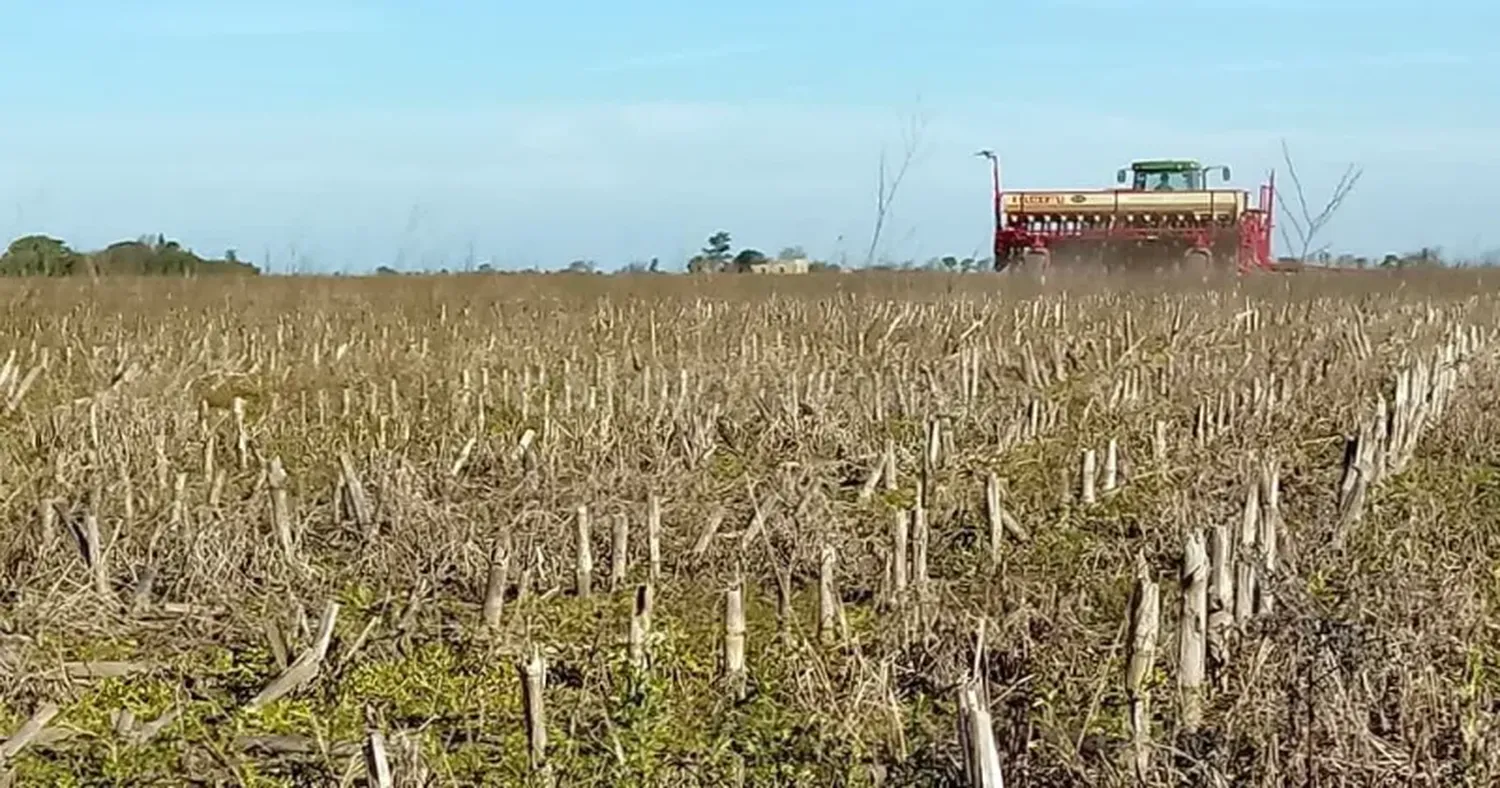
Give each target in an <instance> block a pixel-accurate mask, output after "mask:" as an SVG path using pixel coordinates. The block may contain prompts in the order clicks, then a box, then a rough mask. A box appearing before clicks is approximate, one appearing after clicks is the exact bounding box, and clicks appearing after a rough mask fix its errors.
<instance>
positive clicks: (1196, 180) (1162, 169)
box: [1115, 159, 1229, 192]
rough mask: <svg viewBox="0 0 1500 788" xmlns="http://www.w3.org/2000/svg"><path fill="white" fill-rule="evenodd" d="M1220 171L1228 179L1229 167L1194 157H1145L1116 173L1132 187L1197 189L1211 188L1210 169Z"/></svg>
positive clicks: (1166, 189) (1121, 181) (1134, 189)
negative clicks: (1201, 161) (1209, 186)
mask: <svg viewBox="0 0 1500 788" xmlns="http://www.w3.org/2000/svg"><path fill="white" fill-rule="evenodd" d="M1211 171H1216V172H1218V173H1219V174H1220V175H1221V176H1222V177H1223V180H1224V182H1226V183H1228V182H1229V168H1228V167H1226V166H1222V165H1215V166H1212V167H1204V166H1202V165H1201V164H1199V163H1198V162H1197V161H1194V160H1192V159H1145V160H1142V161H1135V162H1131V164H1130V166H1129V167H1127V168H1125V169H1122V170H1120V171H1119V172H1117V173H1115V182H1116V183H1122V184H1125V183H1128V184H1129V189H1130V190H1131V191H1137V192H1142V191H1172V192H1182V191H1186V192H1197V191H1203V190H1205V189H1207V188H1208V173H1209V172H1211Z"/></svg>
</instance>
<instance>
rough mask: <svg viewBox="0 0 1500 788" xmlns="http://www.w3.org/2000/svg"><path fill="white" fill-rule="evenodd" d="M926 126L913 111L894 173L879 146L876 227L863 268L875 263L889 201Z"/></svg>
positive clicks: (889, 211) (898, 187)
mask: <svg viewBox="0 0 1500 788" xmlns="http://www.w3.org/2000/svg"><path fill="white" fill-rule="evenodd" d="M925 126H926V120H925V118H923V117H921V116H920V115H916V114H914V115H913V116H912V118H911V125H910V127H909V128H908V129H907V130H906V132H905V133H904V134H903V135H902V140H901V160H900V161H899V162H898V163H897V165H896V168H895V172H894V173H892V172H890V168H889V167H888V164H887V158H886V151H885V148H883V147H882V148H881V149H880V161H879V165H878V166H877V168H876V171H875V227H874V228H873V229H872V230H871V231H870V248H869V249H868V250H866V252H865V267H866V268H869V267H870V266H872V265H874V264H875V253H876V252H877V251H878V250H879V247H880V234H881V233H882V232H884V230H885V224H886V220H887V219H889V218H890V213H891V203H892V202H894V201H895V199H896V192H897V191H898V190H899V189H900V188H901V182H902V181H904V180H906V172H907V170H909V169H911V163H912V160H913V159H915V158H916V156H917V152H918V151H919V150H920V148H921V146H922V131H923V128H924V127H925Z"/></svg>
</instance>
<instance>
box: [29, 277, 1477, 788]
mask: <svg viewBox="0 0 1500 788" xmlns="http://www.w3.org/2000/svg"><path fill="white" fill-rule="evenodd" d="M1345 279H1347V281H1345V280H1340V281H1326V280H1323V279H1318V278H1314V277H1307V278H1300V279H1298V280H1297V281H1295V282H1291V281H1288V280H1286V279H1267V280H1254V281H1252V280H1245V281H1243V282H1239V283H1222V284H1220V285H1217V286H1215V287H1214V288H1205V287H1203V286H1202V285H1201V284H1196V283H1176V282H1136V281H1124V280H1119V279H1113V280H1094V281H1089V282H1059V281H1058V279H1057V278H1056V277H1054V278H1052V280H1051V281H1049V282H1048V283H1047V284H1046V285H1045V286H1044V287H1045V288H1047V289H1046V290H1043V289H1041V287H1039V286H1037V285H1035V284H1032V283H1026V282H1016V281H1008V282H998V281H996V280H994V279H992V278H990V277H967V278H960V279H949V278H945V277H932V276H923V275H899V276H897V275H890V276H886V275H873V274H872V275H859V276H857V277H832V278H825V277H812V278H811V279H806V280H802V281H799V283H798V284H797V285H796V288H797V289H796V290H790V289H788V288H787V286H786V284H784V283H781V284H778V283H775V282H766V281H759V282H756V281H746V280H740V279H728V280H726V279H722V278H718V279H713V280H711V281H709V280H700V279H690V278H680V279H679V278H660V277H654V278H651V279H650V280H649V281H645V280H641V279H636V278H609V277H600V278H596V279H580V278H576V277H574V278H567V279H560V278H552V279H546V278H525V277H504V278H496V279H475V280H458V279H436V278H434V279H430V280H403V282H402V283H401V284H400V286H395V285H393V284H392V283H390V282H382V281H371V280H345V281H322V280H304V281H275V280H268V281H255V282H244V283H233V284H228V285H225V284H215V283H208V282H140V283H126V284H121V285H120V286H119V289H114V290H107V291H106V290H98V289H89V288H85V287H80V286H79V285H77V284H74V283H38V284H35V285H28V287H31V288H32V291H33V295H32V297H31V299H30V301H29V304H30V305H29V307H28V310H29V311H27V312H26V313H25V314H21V313H19V312H16V311H12V312H10V313H7V314H5V315H3V316H0V328H3V333H0V336H3V337H5V339H4V340H3V341H4V342H5V343H6V345H5V346H0V358H3V359H4V366H3V367H0V401H3V402H4V403H5V408H6V411H7V412H6V414H5V415H4V417H3V418H0V507H3V509H0V512H3V517H4V522H5V523H6V524H7V526H8V527H7V528H5V529H4V530H3V531H0V558H3V559H4V560H3V562H0V566H3V567H4V570H3V571H4V576H3V579H4V582H5V587H6V589H7V594H8V596H7V602H6V604H7V616H6V619H5V621H4V631H3V634H0V638H3V639H0V668H3V669H0V687H3V689H4V696H3V697H4V698H5V703H4V705H3V706H0V725H3V726H4V727H3V729H0V735H3V736H6V737H8V738H7V740H6V742H7V743H6V744H5V745H3V747H4V752H5V753H6V760H5V762H4V763H3V764H0V768H3V769H9V770H13V772H14V775H13V776H14V777H15V778H16V779H17V780H18V781H20V783H21V784H27V782H28V781H30V782H32V783H37V784H42V783H45V782H46V781H47V779H48V778H47V775H49V774H51V773H52V772H50V771H49V769H56V768H60V767H61V768H66V769H70V770H73V771H76V772H78V773H80V774H82V775H84V776H85V777H87V776H88V775H90V774H92V775H95V776H98V775H102V774H105V773H106V772H105V770H106V769H109V770H111V771H109V772H108V773H110V774H117V773H119V770H120V769H130V770H135V773H134V774H133V775H132V776H133V777H134V778H136V779H140V780H144V781H150V780H156V781H157V782H160V783H164V784H172V783H173V781H174V780H179V781H181V780H185V779H187V778H188V777H191V778H193V779H201V780H222V779H233V777H232V775H234V774H236V770H238V771H239V772H241V773H242V772H243V770H245V769H254V770H256V771H257V773H259V774H265V775H270V776H273V777H275V776H280V777H281V778H282V779H293V778H292V777H291V776H292V775H296V774H309V773H313V774H319V775H322V777H321V778H320V779H327V780H330V781H336V780H339V779H342V778H344V777H345V776H347V775H348V774H354V773H359V772H362V771H369V770H371V769H374V770H375V771H376V772H377V774H376V775H374V777H375V778H377V779H375V782H376V783H387V782H389V783H390V784H394V785H403V784H409V782H408V781H410V780H412V779H414V778H413V775H414V774H417V773H421V774H441V775H452V776H453V779H455V780H457V781H458V782H460V783H464V782H466V781H476V782H477V781H480V780H482V779H484V778H485V777H486V776H487V778H488V779H491V780H498V781H500V782H504V781H506V780H519V779H522V778H524V777H525V776H526V775H529V774H533V773H534V772H535V771H538V770H545V772H546V773H547V774H548V775H549V777H551V778H554V779H556V780H557V781H558V782H559V784H567V783H569V782H576V781H579V780H584V779H595V778H598V777H599V776H600V775H605V776H606V777H607V778H608V779H613V780H625V779H629V778H631V777H632V776H633V777H636V778H638V779H640V780H644V781H645V782H647V783H648V784H671V783H672V782H673V780H674V779H676V777H680V773H678V772H674V771H673V769H674V768H675V767H674V766H673V764H676V763H681V762H682V761H683V759H685V758H688V757H691V758H693V759H695V760H694V761H693V762H694V763H695V764H697V765H696V767H695V768H697V769H698V770H699V773H700V774H701V775H702V779H705V780H708V781H710V782H718V783H721V784H722V783H724V782H730V781H732V780H734V779H737V778H738V777H743V778H744V779H745V780H746V781H747V782H749V783H752V784H760V783H761V782H764V781H779V782H781V783H782V784H828V783H829V782H837V781H839V780H843V779H854V780H857V781H865V782H869V781H871V780H873V779H875V776H876V775H883V776H884V778H885V779H886V781H887V782H888V783H890V782H894V783H896V784H902V783H907V782H911V781H920V780H922V779H926V778H931V777H938V776H946V777H948V778H952V779H961V775H962V774H963V773H964V767H963V764H964V763H965V762H966V761H965V760H964V758H965V757H966V756H965V755H964V754H963V751H962V750H961V749H960V743H959V741H958V739H957V737H956V736H955V735H954V732H955V730H956V728H955V723H956V722H957V720H958V716H959V713H960V709H959V708H958V707H957V705H956V704H957V699H960V698H961V699H962V700H963V703H964V704H965V708H964V709H963V710H962V713H963V715H964V719H965V720H966V721H965V722H964V723H963V724H964V725H969V726H970V727H972V723H973V721H974V720H988V724H989V725H990V726H991V727H992V729H993V730H992V731H991V733H993V735H994V743H995V745H996V746H995V755H996V756H997V760H998V762H999V766H1000V769H999V770H1000V772H1002V773H1003V774H1004V775H1005V778H1006V779H1007V780H1010V781H1013V782H1016V783H1018V784H1031V785H1114V784H1128V783H1131V782H1133V781H1134V780H1136V778H1137V777H1139V778H1141V779H1143V780H1144V781H1146V782H1148V783H1159V784H1177V783H1183V782H1185V783H1186V784H1217V783H1219V782H1220V781H1225V782H1235V781H1237V782H1238V783H1239V784H1252V785H1267V786H1269V785H1279V784H1284V783H1285V782H1288V781H1291V782H1301V781H1304V780H1305V781H1309V782H1312V783H1319V784H1351V785H1352V784H1360V785H1369V784H1381V783H1382V782H1389V783H1400V784H1407V785H1448V784H1454V783H1455V781H1457V782H1462V781H1464V780H1468V781H1471V782H1472V783H1473V784H1483V783H1485V782H1487V781H1492V780H1494V779H1497V778H1500V762H1497V760H1500V731H1497V729H1496V727H1495V726H1494V724H1493V723H1492V722H1490V721H1489V718H1488V716H1487V714H1486V709H1489V708H1491V707H1492V706H1493V704H1494V703H1495V702H1496V699H1497V686H1496V682H1495V679H1494V678H1493V677H1494V675H1496V672H1497V671H1496V668H1495V666H1496V665H1497V664H1500V654H1497V647H1496V646H1495V645H1494V644H1495V643H1496V639H1495V637H1494V631H1493V629H1492V626H1493V625H1492V624H1487V623H1486V622H1491V621H1493V620H1494V616H1495V615H1496V612H1497V611H1496V606H1497V604H1500V602H1497V598H1500V592H1497V590H1496V586H1495V584H1494V579H1493V578H1494V574H1493V573H1494V572H1495V571H1497V566H1500V536H1497V534H1500V527H1497V526H1500V515H1497V512H1500V473H1496V472H1495V471H1494V470H1493V467H1492V466H1491V465H1490V464H1489V463H1490V462H1491V458H1492V456H1493V454H1494V451H1495V447H1496V446H1497V445H1500V415H1495V414H1492V413H1490V412H1489V410H1488V409H1487V408H1486V406H1485V405H1484V403H1485V402H1487V401H1488V400H1490V399H1493V397H1494V395H1495V393H1496V384H1495V377H1494V367H1493V364H1492V363H1491V358H1490V355H1489V353H1490V350H1489V348H1490V343H1489V342H1487V341H1486V340H1487V339H1488V337H1489V336H1490V334H1491V333H1492V328H1493V326H1494V325H1495V323H1496V320H1497V317H1500V303H1497V298H1496V297H1494V296H1490V295H1488V293H1490V292H1494V291H1495V289H1496V288H1495V285H1496V284H1500V281H1497V280H1495V278H1494V277H1493V276H1492V275H1490V274H1484V275H1482V276H1481V277H1480V278H1479V279H1476V277H1475V275H1473V274H1468V275H1462V274H1443V273H1424V274H1422V275H1420V276H1418V275H1402V277H1400V278H1398V277H1394V276H1390V277H1388V276H1385V275H1381V274H1372V275H1371V276H1370V277H1348V278H1345ZM1476 281H1479V282H1480V285H1481V286H1480V287H1479V289H1477V290H1476V289H1475V284H1476ZM226 304H230V305H232V306H233V308H232V309H225V308H224V306H225V305H226ZM63 324H65V326H66V329H67V330H65V331H59V330H57V326H59V325H63ZM121 370H130V372H129V374H121V372H120V371H121ZM1346 440H1347V441H1348V446H1347V447H1346V445H1345V443H1346ZM1059 479H1063V480H1065V481H1066V485H1065V490H1066V494H1064V495H1059V494H1058V480H1059ZM605 524H607V525H608V527H605ZM595 525H598V526H599V527H598V528H595V527H594V526H595ZM606 533H607V534H608V537H606V536H605V534H606ZM69 534H71V536H72V539H71V540H70V538H69ZM70 542H71V543H70ZM598 550H607V555H608V556H609V560H608V562H606V563H604V565H603V566H596V563H597V562H596V560H595V554H596V551H598ZM600 558H601V559H602V555H601V556H600ZM1137 560H1141V561H1144V562H1145V571H1146V572H1147V574H1145V575H1143V576H1144V577H1147V578H1150V581H1149V582H1150V587H1151V588H1152V589H1154V592H1153V593H1152V594H1151V596H1152V597H1153V598H1154V600H1155V602H1154V604H1152V605H1151V606H1150V609H1149V610H1148V609H1147V608H1145V607H1142V608H1140V609H1136V608H1134V607H1132V600H1133V599H1137V598H1138V597H1139V594H1138V593H1137V594H1136V595H1135V596H1133V595H1132V586H1133V583H1134V581H1135V579H1136V578H1137V577H1138V576H1142V575H1140V574H1139V572H1140V571H1141V568H1140V567H1138V565H1137V563H1136V562H1137ZM1273 600H1274V604H1272V602H1273ZM1153 611H1154V612H1153ZM319 612H322V614H323V617H322V620H321V622H319V620H317V619H315V618H309V616H310V615H311V616H317V615H318V613H319ZM335 614H336V615H335ZM1184 616H1187V617H1188V618H1187V619H1184ZM1131 621H1137V622H1140V624H1139V625H1138V626H1136V627H1135V628H1134V630H1133V631H1131V629H1132V628H1131V625H1130V624H1131ZM976 622H983V623H982V629H983V631H985V635H984V640H985V642H986V644H987V645H986V646H985V649H984V652H985V653H984V659H983V661H982V663H976V664H970V660H971V657H972V655H971V653H970V651H971V649H970V643H971V636H972V633H973V632H974V631H975V626H976ZM1147 623H1149V624H1150V625H1151V627H1150V628H1151V630H1153V631H1152V632H1150V633H1147V632H1145V631H1143V629H1142V628H1143V627H1144V625H1145V624H1147ZM778 630H779V634H778ZM1147 634H1150V638H1149V639H1148V638H1147V637H1146V636H1147ZM1143 649H1145V650H1144V651H1143ZM273 654H274V655H275V656H274V658H273V657H272V656H271V655H273ZM59 663H63V664H64V665H65V666H67V667H66V669H64V670H61V671H59V670H58V669H57V665H58V664H59ZM109 665H133V666H139V667H140V669H139V670H137V669H134V668H132V669H131V670H128V671H117V670H110V669H107V668H108V666H109ZM1131 665H1133V666H1135V668H1133V669H1130V670H1127V667H1128V666H1131ZM976 671H977V672H978V674H979V675H974V674H975V672H976ZM106 676H112V678H105V677H106ZM62 677H66V678H62ZM62 681H66V682H67V684H63V683H60V682H62ZM975 681H982V683H983V687H984V689H983V691H975V692H971V691H968V690H969V688H972V687H974V686H975V684H974V682H975ZM257 693H259V694H257ZM1148 698H1149V699H1152V700H1155V701H1156V702H1154V703H1147V702H1146V700H1147V699H1148ZM974 703H983V704H985V706H986V707H987V709H985V710H978V709H975V708H973V704H974ZM298 710H301V711H298ZM528 710H530V711H528ZM981 711H983V712H984V713H980V712H981ZM43 712H46V713H43ZM371 715H373V716H371ZM29 719H30V720H32V723H31V726H30V727H29V728H28V727H26V724H27V721H28V720H29ZM120 719H128V720H135V721H140V720H146V721H158V722H160V725H159V727H153V728H151V733H150V735H145V734H142V733H141V732H140V730H137V727H140V728H141V730H144V729H145V727H149V726H150V725H156V723H148V724H143V725H142V726H136V725H135V723H134V722H132V723H131V724H130V725H127V726H125V727H126V728H128V729H129V731H130V732H129V734H128V736H126V737H125V738H124V739H120V738H119V736H120V735H121V734H118V733H115V732H114V731H115V728H116V725H117V724H118V721H119V720H120ZM372 719H378V720H379V725H374V724H373V723H372V722H371V720H372ZM224 722H230V723H232V724H230V725H223V724H215V725H205V724H203V723H224ZM64 731H66V733H65V732H64ZM793 731H795V735H793V733H792V732H793ZM80 732H81V733H82V734H83V735H79V733H80ZM982 733H983V732H978V733H977V734H976V733H975V732H974V731H969V732H968V733H967V734H966V735H968V736H970V737H976V736H977V738H973V741H978V742H980V743H981V745H982V746H983V747H988V744H986V743H985V742H987V741H988V740H986V739H984V738H983V736H982ZM794 741H796V742H803V744H801V745H794V744H793V742H794ZM809 741H811V742H812V743H813V744H814V745H815V746H806V744H805V743H806V742H809ZM500 742H503V744H499V743H500ZM398 743H399V744H398ZM122 747H124V748H133V749H132V751H138V752H137V755H138V756H139V757H131V758H130V759H128V762H127V761H122V760H121V759H120V758H119V756H118V752H119V751H120V748H122ZM704 753H709V754H708V755H705V754H704ZM714 753H718V754H717V755H715V754H714ZM398 756H399V757H398ZM985 757H989V756H985ZM308 770H312V771H311V772H309V771H308ZM674 775H676V776H674ZM849 775H854V776H853V777H852V778H851V777H849ZM364 779H370V778H369V777H365V778H364Z"/></svg>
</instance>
